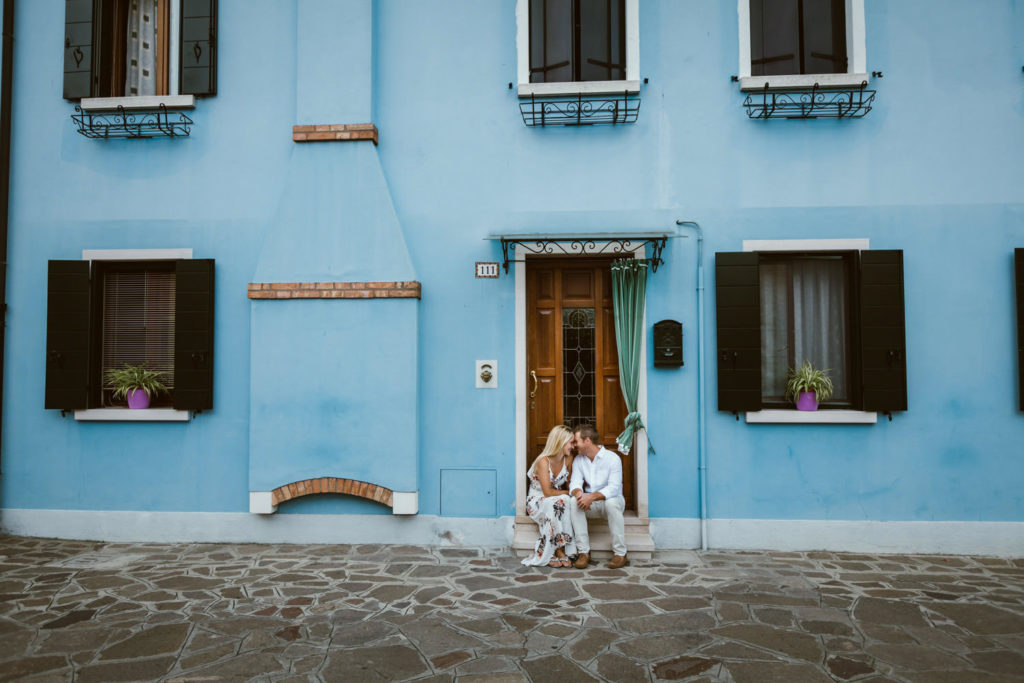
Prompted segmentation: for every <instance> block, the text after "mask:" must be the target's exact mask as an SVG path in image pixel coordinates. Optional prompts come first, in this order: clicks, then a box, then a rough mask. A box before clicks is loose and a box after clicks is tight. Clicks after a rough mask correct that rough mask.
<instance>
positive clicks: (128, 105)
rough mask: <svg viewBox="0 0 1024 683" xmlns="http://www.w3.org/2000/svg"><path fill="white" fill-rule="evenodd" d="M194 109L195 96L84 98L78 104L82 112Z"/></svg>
mask: <svg viewBox="0 0 1024 683" xmlns="http://www.w3.org/2000/svg"><path fill="white" fill-rule="evenodd" d="M161 104H162V105H164V106H165V107H167V108H168V109H195V107H196V96H195V95H146V96H142V97H85V98H82V101H81V102H80V103H79V105H78V106H79V107H81V108H82V111H112V110H115V109H117V108H118V107H123V108H124V109H125V111H133V110H141V109H159V108H160V105H161Z"/></svg>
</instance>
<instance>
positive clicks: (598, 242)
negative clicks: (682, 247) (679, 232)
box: [501, 236, 668, 273]
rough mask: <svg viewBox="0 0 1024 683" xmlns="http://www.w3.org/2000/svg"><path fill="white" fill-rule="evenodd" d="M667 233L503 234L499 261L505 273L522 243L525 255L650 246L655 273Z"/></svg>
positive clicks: (621, 250) (622, 251) (617, 250)
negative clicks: (521, 235) (545, 235)
mask: <svg viewBox="0 0 1024 683" xmlns="http://www.w3.org/2000/svg"><path fill="white" fill-rule="evenodd" d="M667 240H668V238H667V237H661V236H659V237H594V238H587V237H562V238H555V237H553V238H545V237H537V238H520V239H517V238H511V237H509V238H504V237H503V238H502V239H501V255H502V258H503V260H504V263H503V264H502V265H503V266H504V268H505V272H506V273H508V264H509V263H511V262H512V261H514V260H515V259H514V258H513V257H514V256H515V251H514V250H515V248H516V247H517V246H518V247H521V248H522V249H523V250H525V251H524V254H525V255H534V256H545V255H558V254H564V255H566V256H582V255H588V256H589V255H591V254H593V255H600V254H625V253H627V252H633V251H634V250H636V249H639V248H640V247H647V246H649V247H650V248H651V254H650V257H649V258H648V259H647V261H648V263H650V264H651V272H652V273H656V272H657V271H658V266H659V265H661V264H662V262H663V261H662V258H661V252H662V250H663V249H664V248H665V243H666V242H667Z"/></svg>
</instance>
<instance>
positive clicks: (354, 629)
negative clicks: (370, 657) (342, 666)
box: [331, 621, 398, 646]
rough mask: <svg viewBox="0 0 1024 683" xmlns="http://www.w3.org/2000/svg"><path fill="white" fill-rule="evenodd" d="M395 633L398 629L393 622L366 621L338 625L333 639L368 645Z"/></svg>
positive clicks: (332, 634) (346, 642)
mask: <svg viewBox="0 0 1024 683" xmlns="http://www.w3.org/2000/svg"><path fill="white" fill-rule="evenodd" d="M395 633H398V629H397V628H395V626H393V625H392V624H389V623H386V622H381V621H364V622H360V623H355V624H338V625H336V626H335V627H334V630H333V632H332V633H331V640H332V642H336V643H343V644H344V645H346V646H353V645H366V644H367V643H372V642H374V641H377V640H380V639H382V638H386V637H388V636H390V635H393V634H395Z"/></svg>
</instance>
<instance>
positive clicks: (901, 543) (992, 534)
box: [652, 519, 1024, 557]
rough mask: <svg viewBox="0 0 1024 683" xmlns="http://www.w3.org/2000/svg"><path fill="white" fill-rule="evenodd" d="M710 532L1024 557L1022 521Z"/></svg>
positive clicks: (781, 525) (724, 544)
mask: <svg viewBox="0 0 1024 683" xmlns="http://www.w3.org/2000/svg"><path fill="white" fill-rule="evenodd" d="M652 526H653V525H652ZM708 535H709V540H710V544H711V546H712V547H714V548H729V549H734V550H755V549H756V550H764V549H770V550H835V551H844V552H866V553H944V554H956V555H997V556H1002V557H1021V556H1024V522H871V521H834V520H808V519H712V520H710V521H709V534H708Z"/></svg>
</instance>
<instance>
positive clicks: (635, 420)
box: [616, 410, 654, 455]
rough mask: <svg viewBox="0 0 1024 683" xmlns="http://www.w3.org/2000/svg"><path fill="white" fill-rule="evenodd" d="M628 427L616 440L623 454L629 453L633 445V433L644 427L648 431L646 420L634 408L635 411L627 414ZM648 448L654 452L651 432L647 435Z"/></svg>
mask: <svg viewBox="0 0 1024 683" xmlns="http://www.w3.org/2000/svg"><path fill="white" fill-rule="evenodd" d="M625 426H626V428H625V429H624V430H623V431H622V433H621V434H619V436H618V438H617V439H616V441H618V442H619V450H620V451H622V453H623V454H625V455H629V449H630V447H631V446H632V445H633V435H634V434H636V433H637V432H638V431H640V430H641V429H643V430H644V431H647V427H646V426H645V425H644V420H643V418H642V417H640V412H639V411H636V410H634V411H633V412H631V413H629V414H628V415H626V425H625ZM647 448H648V450H650V452H651V453H652V454H653V453H654V444H653V443H651V437H650V434H648V436H647Z"/></svg>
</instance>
